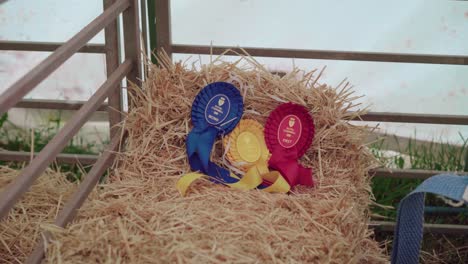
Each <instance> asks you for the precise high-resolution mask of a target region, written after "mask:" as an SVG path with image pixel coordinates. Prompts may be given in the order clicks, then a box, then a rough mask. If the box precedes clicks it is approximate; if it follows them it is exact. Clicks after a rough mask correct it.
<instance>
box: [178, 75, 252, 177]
mask: <svg viewBox="0 0 468 264" xmlns="http://www.w3.org/2000/svg"><path fill="white" fill-rule="evenodd" d="M243 112H244V102H243V100H242V96H241V94H240V92H239V90H238V89H237V88H236V87H235V86H234V85H232V84H230V83H226V82H214V83H211V84H209V85H207V86H205V87H204V88H203V89H202V90H201V91H200V93H198V95H197V96H196V97H195V100H194V102H193V104H192V112H191V117H192V124H193V126H194V127H193V129H192V131H190V133H189V135H188V137H187V140H186V147H187V156H188V160H189V164H190V167H191V169H192V170H194V171H200V172H202V173H204V174H207V175H208V176H211V177H212V178H213V179H212V180H213V181H215V182H219V183H232V182H235V181H237V179H235V178H232V177H231V176H230V173H229V171H228V170H226V169H224V168H221V167H220V166H218V165H216V164H215V163H213V162H211V161H210V154H211V150H212V148H213V144H214V142H215V140H216V138H217V137H218V136H220V135H225V134H228V133H229V132H231V131H232V130H233V129H234V128H235V127H236V126H237V124H238V123H239V121H240V120H241V118H242V114H243Z"/></svg>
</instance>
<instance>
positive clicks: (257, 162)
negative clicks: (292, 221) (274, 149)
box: [223, 119, 290, 193]
mask: <svg viewBox="0 0 468 264" xmlns="http://www.w3.org/2000/svg"><path fill="white" fill-rule="evenodd" d="M223 145H224V148H225V149H227V153H226V158H227V159H228V161H229V162H230V163H231V164H232V165H233V166H235V167H237V168H239V169H240V170H242V171H244V172H245V175H244V176H243V177H242V178H246V179H262V180H263V181H266V182H268V183H270V184H271V185H269V186H268V187H266V188H261V189H262V190H264V191H266V192H283V193H286V192H288V191H289V189H290V186H289V184H288V183H287V181H286V180H285V179H284V178H283V177H282V176H281V174H280V173H279V172H277V171H269V169H268V158H269V157H270V152H269V151H268V148H267V146H266V144H265V138H264V135H263V126H262V125H261V124H260V123H258V122H257V121H255V120H252V119H243V120H241V121H240V123H239V124H238V125H237V127H236V128H235V129H234V130H233V131H232V132H231V133H230V134H229V136H227V137H225V138H224V139H223Z"/></svg>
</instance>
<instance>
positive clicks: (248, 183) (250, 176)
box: [226, 167, 262, 190]
mask: <svg viewBox="0 0 468 264" xmlns="http://www.w3.org/2000/svg"><path fill="white" fill-rule="evenodd" d="M231 177H234V178H238V177H237V176H233V175H231ZM261 183H262V176H260V173H259V172H258V170H256V169H255V167H252V168H251V169H250V170H248V171H247V173H246V174H244V176H243V177H242V178H241V179H240V180H239V181H238V182H235V183H229V184H226V185H227V186H229V187H231V188H236V189H240V190H252V189H255V188H257V186H258V185H260V184H261Z"/></svg>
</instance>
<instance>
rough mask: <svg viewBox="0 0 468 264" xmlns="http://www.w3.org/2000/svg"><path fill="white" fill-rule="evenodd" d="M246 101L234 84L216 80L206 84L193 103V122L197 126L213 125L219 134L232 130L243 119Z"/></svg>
mask: <svg viewBox="0 0 468 264" xmlns="http://www.w3.org/2000/svg"><path fill="white" fill-rule="evenodd" d="M243 112H244V102H243V100H242V95H241V94H240V91H239V90H238V89H237V88H236V87H235V86H234V85H232V84H230V83H226V82H214V83H210V84H208V85H207V86H205V87H204V88H203V89H202V90H201V91H200V93H198V95H197V96H196V97H195V100H194V101H193V104H192V123H193V126H194V127H196V128H206V127H208V126H212V127H214V128H216V129H217V130H218V135H223V134H227V133H229V132H231V131H232V130H233V129H234V128H235V127H236V126H237V124H238V123H239V121H240V120H241V117H242V114H243Z"/></svg>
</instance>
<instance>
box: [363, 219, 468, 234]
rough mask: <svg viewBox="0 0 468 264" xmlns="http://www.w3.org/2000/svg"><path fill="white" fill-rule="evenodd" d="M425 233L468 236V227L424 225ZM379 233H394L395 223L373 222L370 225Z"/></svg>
mask: <svg viewBox="0 0 468 264" xmlns="http://www.w3.org/2000/svg"><path fill="white" fill-rule="evenodd" d="M423 227H424V233H434V234H452V235H467V234H468V225H450V224H424V226H423ZM369 228H372V229H374V230H376V231H378V232H393V231H394V230H395V222H385V221H372V222H371V223H370V224H369Z"/></svg>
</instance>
